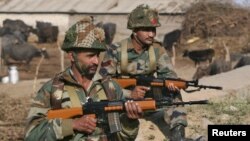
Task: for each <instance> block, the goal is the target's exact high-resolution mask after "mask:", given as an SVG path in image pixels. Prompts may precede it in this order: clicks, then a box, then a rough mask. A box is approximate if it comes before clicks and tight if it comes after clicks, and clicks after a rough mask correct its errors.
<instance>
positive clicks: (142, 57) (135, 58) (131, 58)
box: [99, 37, 177, 97]
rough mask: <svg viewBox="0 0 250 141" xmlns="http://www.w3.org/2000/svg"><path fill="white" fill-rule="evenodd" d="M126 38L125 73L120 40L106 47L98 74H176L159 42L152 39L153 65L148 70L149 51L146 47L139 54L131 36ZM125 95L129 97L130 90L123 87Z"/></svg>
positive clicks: (120, 75)
mask: <svg viewBox="0 0 250 141" xmlns="http://www.w3.org/2000/svg"><path fill="white" fill-rule="evenodd" d="M125 40H127V56H128V57H127V59H128V64H127V66H126V68H127V70H128V71H127V74H124V73H123V72H122V71H121V60H122V59H121V58H122V57H121V54H122V51H121V50H122V49H121V48H122V42H123V41H121V42H119V43H116V44H114V45H112V46H110V47H109V48H108V50H107V51H106V54H105V56H104V58H103V61H102V64H101V69H100V71H99V73H100V75H102V76H106V75H109V76H111V77H123V76H126V77H134V76H138V75H146V76H155V77H157V78H176V77H177V75H176V73H175V72H174V71H173V65H172V63H171V61H170V57H169V56H168V54H167V52H166V50H165V49H164V48H163V47H162V46H161V43H159V42H157V41H154V43H153V45H152V46H153V49H154V53H155V67H154V69H153V70H152V71H151V72H150V52H149V48H146V49H145V50H144V51H143V52H142V53H141V54H138V53H136V51H135V50H134V47H133V44H132V41H131V37H130V38H127V39H125ZM123 93H124V95H125V97H130V94H131V91H130V90H127V89H123Z"/></svg>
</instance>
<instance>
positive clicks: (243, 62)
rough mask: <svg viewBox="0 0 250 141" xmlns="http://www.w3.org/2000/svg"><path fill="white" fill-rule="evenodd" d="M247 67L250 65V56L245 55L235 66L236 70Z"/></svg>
mask: <svg viewBox="0 0 250 141" xmlns="http://www.w3.org/2000/svg"><path fill="white" fill-rule="evenodd" d="M245 65H250V56H249V55H243V56H242V57H241V59H240V60H239V61H238V62H237V63H236V65H235V66H234V69H236V68H239V67H243V66H245Z"/></svg>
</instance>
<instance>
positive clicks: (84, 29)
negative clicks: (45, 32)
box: [61, 16, 106, 51]
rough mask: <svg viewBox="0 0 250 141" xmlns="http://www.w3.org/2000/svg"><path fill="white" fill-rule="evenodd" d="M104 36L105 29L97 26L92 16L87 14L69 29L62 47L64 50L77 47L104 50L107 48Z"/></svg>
mask: <svg viewBox="0 0 250 141" xmlns="http://www.w3.org/2000/svg"><path fill="white" fill-rule="evenodd" d="M104 38H105V36H104V31H103V29H101V28H99V27H96V26H95V25H94V24H93V20H92V18H91V17H90V16H86V17H85V18H83V19H82V20H80V21H78V22H77V23H76V24H74V25H72V26H71V27H70V28H69V29H68V31H67V32H66V35H65V38H64V41H63V45H62V47H61V48H62V50H64V51H70V50H75V49H98V50H100V51H104V50H105V49H106V47H105V43H104Z"/></svg>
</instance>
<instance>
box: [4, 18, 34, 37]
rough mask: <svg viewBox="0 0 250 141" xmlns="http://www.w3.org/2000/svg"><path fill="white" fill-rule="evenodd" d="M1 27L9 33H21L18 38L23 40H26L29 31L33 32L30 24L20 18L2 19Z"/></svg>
mask: <svg viewBox="0 0 250 141" xmlns="http://www.w3.org/2000/svg"><path fill="white" fill-rule="evenodd" d="M3 28H5V29H6V30H8V32H10V33H11V34H15V32H18V34H19V35H21V36H20V38H22V39H23V40H24V41H27V39H28V37H29V34H30V32H34V29H33V27H32V26H29V25H27V24H25V23H24V22H23V21H21V20H11V19H6V20H4V21H3Z"/></svg>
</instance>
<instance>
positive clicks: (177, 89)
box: [167, 83, 180, 92]
mask: <svg viewBox="0 0 250 141" xmlns="http://www.w3.org/2000/svg"><path fill="white" fill-rule="evenodd" d="M167 88H168V90H169V91H171V92H179V91H180V89H179V88H178V87H177V86H176V85H174V83H169V84H168V86H167Z"/></svg>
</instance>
